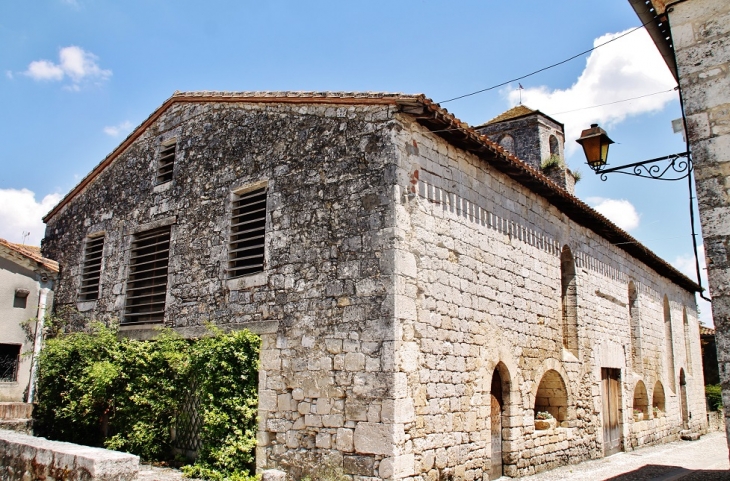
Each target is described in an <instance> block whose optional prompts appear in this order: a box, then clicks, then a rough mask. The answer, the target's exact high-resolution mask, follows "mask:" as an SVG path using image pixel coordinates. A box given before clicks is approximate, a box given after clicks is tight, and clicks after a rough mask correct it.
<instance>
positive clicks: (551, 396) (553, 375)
mask: <svg viewBox="0 0 730 481" xmlns="http://www.w3.org/2000/svg"><path fill="white" fill-rule="evenodd" d="M540 412H548V413H550V414H551V415H552V417H553V418H555V420H556V421H557V423H558V426H560V424H561V423H562V422H563V421H566V420H567V419H568V391H567V389H566V388H565V382H563V378H562V376H560V374H559V373H558V371H555V370H553V369H551V370H549V371H548V372H546V373H545V374H544V375H543V376H542V379H540V384H539V385H538V387H537V394H536V395H535V416H536V417H537V413H540Z"/></svg>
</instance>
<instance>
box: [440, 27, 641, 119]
mask: <svg viewBox="0 0 730 481" xmlns="http://www.w3.org/2000/svg"><path fill="white" fill-rule="evenodd" d="M653 21H654V19H653V18H652V19H651V20H647V21H646V22H644V23H642V24H641V25H639V26H638V27H636V28H634V29H632V30H629V31H628V32H626V33H623V34H621V35H619V36H618V37H614V38H612V39H611V40H607V41H605V42H603V43H602V44H599V45H596V46H595V47H593V48H590V49H588V50H586V51H584V52H581V53H578V54H575V55H573V56H572V57H569V58H566V59H565V60H561V61H560V62H557V63H554V64H552V65H548V66H547V67H543V68H541V69H539V70H535V71H534V72H530V73H528V74H527V75H523V76H521V77H517V78H513V79H511V80H507V81H506V82H502V83H500V84H497V85H492V86H491V87H487V88H485V89H481V90H477V91H475V92H471V93H468V94H464V95H459V96H458V97H454V98H451V99H448V100H441V101H440V102H438V103H439V104H445V103H446V102H452V101H454V100H460V99H463V98H466V97H471V96H472V95H476V94H480V93H482V92H488V91H489V90H494V89H496V88H499V87H503V86H505V85H507V84H509V83H512V82H517V81H518V80H522V79H525V78H527V77H532V76H533V75H535V74H538V73H540V72H544V71H545V70H550V69H551V68H554V67H557V66H559V65H563V64H564V63H568V62H570V61H571V60H575V59H576V58H578V57H582V56H583V55H585V54H587V53H591V52H592V51H594V50H596V49H597V48H600V47H603V46H604V45H608V44H609V43H611V42H614V41H616V40H618V39H620V38H623V37H625V36H626V35H629V34H632V33H634V32H635V31H637V30H639V29H640V28H644V26H646V25H647V24H648V23H649V22H653Z"/></svg>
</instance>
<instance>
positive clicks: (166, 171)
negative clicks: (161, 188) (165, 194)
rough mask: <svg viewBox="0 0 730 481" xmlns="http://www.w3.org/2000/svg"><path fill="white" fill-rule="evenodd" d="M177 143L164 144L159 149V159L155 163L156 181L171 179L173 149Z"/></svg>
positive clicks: (173, 158) (173, 157) (173, 161)
mask: <svg viewBox="0 0 730 481" xmlns="http://www.w3.org/2000/svg"><path fill="white" fill-rule="evenodd" d="M176 147H177V143H174V144H170V145H165V146H163V147H162V149H161V150H160V160H159V162H158V163H157V183H158V184H164V183H165V182H169V181H171V180H172V168H173V167H174V166H175V149H176Z"/></svg>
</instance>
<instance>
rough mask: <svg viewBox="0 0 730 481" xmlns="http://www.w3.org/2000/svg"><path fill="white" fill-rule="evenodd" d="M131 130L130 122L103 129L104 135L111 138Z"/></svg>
mask: <svg viewBox="0 0 730 481" xmlns="http://www.w3.org/2000/svg"><path fill="white" fill-rule="evenodd" d="M131 130H132V122H130V121H129V120H125V121H124V122H122V123H120V124H119V125H111V126H108V127H104V133H105V134H107V135H110V136H112V137H117V136H119V134H126V133H128V132H129V131H131Z"/></svg>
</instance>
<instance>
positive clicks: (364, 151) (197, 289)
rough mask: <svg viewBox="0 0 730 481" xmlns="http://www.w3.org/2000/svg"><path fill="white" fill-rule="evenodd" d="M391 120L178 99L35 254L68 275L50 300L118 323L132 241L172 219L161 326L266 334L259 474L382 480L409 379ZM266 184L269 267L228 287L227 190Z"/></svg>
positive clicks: (376, 109) (375, 112)
mask: <svg viewBox="0 0 730 481" xmlns="http://www.w3.org/2000/svg"><path fill="white" fill-rule="evenodd" d="M393 125H394V124H393V122H392V120H390V113H389V108H388V107H385V106H370V107H368V106H363V107H350V106H345V107H342V106H336V105H334V106H332V105H319V106H303V105H291V104H288V105H287V104H282V105H274V104H265V105H262V104H243V103H242V104H230V103H229V104H224V103H218V104H216V103H190V104H174V105H173V106H172V107H171V108H170V109H169V110H168V111H166V112H165V113H164V114H163V115H162V116H161V117H160V118H159V119H158V121H156V122H155V123H154V124H153V125H152V126H151V127H150V128H148V129H147V131H145V132H144V133H143V134H142V135H141V136H140V137H139V138H138V139H137V140H136V141H135V142H134V144H132V145H131V146H130V147H129V148H128V149H127V150H126V151H125V152H124V153H122V154H121V155H120V156H119V157H118V158H117V159H116V160H115V161H114V163H113V164H111V165H110V166H109V167H108V168H107V169H106V170H105V171H104V172H103V173H102V174H101V176H100V178H99V179H97V180H96V181H95V182H93V183H92V184H90V185H89V186H88V187H87V188H86V189H85V190H84V192H83V193H81V194H80V195H79V196H78V197H77V198H76V199H74V201H73V202H71V203H70V204H69V205H68V206H67V207H65V209H64V210H63V211H62V212H61V213H60V214H58V215H56V216H55V217H54V218H53V219H51V220H50V222H49V223H48V225H47V232H46V239H45V241H44V247H43V249H44V252H45V255H47V256H50V257H52V258H54V259H57V260H58V261H59V262H60V263H61V266H62V274H61V280H60V286H59V290H58V295H57V302H58V304H57V305H61V306H63V305H68V306H71V307H74V308H78V309H80V310H81V311H82V313H83V314H84V316H83V317H82V318H79V319H78V320H77V321H78V323H79V325H83V323H84V322H87V319H89V318H91V317H95V318H98V319H102V320H108V321H110V320H114V319H120V318H121V317H122V313H123V308H124V299H125V283H126V278H127V269H128V267H127V266H128V257H129V252H128V251H129V248H130V245H131V240H132V237H133V234H134V233H135V232H139V231H140V230H144V229H146V228H148V227H149V226H154V225H159V224H160V223H165V222H167V223H170V224H171V226H172V227H171V253H170V266H169V275H168V294H167V302H166V314H165V324H166V325H168V326H170V327H173V328H174V329H176V330H177V331H178V332H181V333H182V334H184V335H189V336H197V335H200V334H201V333H202V332H203V331H204V329H201V326H202V325H203V324H204V323H205V322H206V321H211V322H214V323H215V324H217V325H219V326H221V327H223V328H239V327H249V328H252V329H254V330H255V331H257V332H259V333H260V334H261V335H262V351H261V371H260V373H259V386H260V390H259V393H260V404H259V409H260V411H259V419H260V425H259V439H258V441H259V444H258V448H257V449H258V450H257V465H258V466H259V467H260V468H266V467H280V468H283V469H285V470H286V471H288V472H289V473H290V474H292V475H293V476H295V477H301V476H303V475H304V474H306V473H307V472H311V471H312V470H314V469H316V468H317V467H320V466H323V465H327V464H331V465H333V466H334V467H337V468H341V469H343V471H344V472H345V473H347V474H349V475H364V476H378V475H380V476H382V477H388V470H391V471H392V469H393V468H392V467H389V461H385V462H383V461H382V460H383V459H387V458H391V457H392V453H393V450H394V446H395V445H397V444H400V442H401V438H402V428H399V427H398V426H397V425H395V424H394V419H395V418H396V417H397V416H401V406H400V405H397V403H395V401H394V400H393V399H394V398H395V396H396V393H397V392H398V390H399V389H402V388H401V387H399V386H401V385H404V383H403V382H402V381H401V375H400V374H398V373H394V372H393V371H394V370H393V363H394V335H393V331H394V326H393V323H392V319H393V317H392V311H393V298H392V295H391V294H392V287H391V286H392V280H391V273H392V271H393V262H394V260H393V253H392V249H390V248H389V246H390V245H391V244H392V237H393V232H392V224H393V218H392V215H391V214H392V213H391V210H392V204H393V201H392V198H391V196H392V192H391V190H390V189H389V188H388V186H389V185H392V184H393V183H394V181H393V180H391V177H392V169H390V168H389V164H391V163H392V162H391V159H392V158H393V157H394V153H393V151H394V146H393V144H392V141H391V140H390V135H391V134H390V129H391V128H392V127H393ZM172 139H176V142H177V146H178V151H177V158H176V161H175V166H174V176H173V180H172V182H170V183H168V184H163V185H161V186H155V185H154V181H155V174H156V161H157V158H158V156H159V149H160V145H161V144H162V143H163V142H167V141H170V140H172ZM260 182H267V183H268V189H269V191H268V199H267V209H268V215H267V233H266V266H265V270H264V272H263V273H261V274H255V275H253V276H248V277H244V278H241V279H234V280H229V279H227V274H226V267H227V258H228V246H227V244H228V236H229V234H228V232H229V228H230V227H229V226H230V216H231V213H230V209H231V206H230V204H231V193H232V192H233V191H235V190H236V189H238V188H240V187H243V186H246V185H251V184H254V183H260ZM99 232H104V233H105V236H106V237H105V245H104V260H103V267H102V279H101V290H100V296H99V299H98V300H97V301H93V302H81V303H78V302H77V297H76V292H77V289H78V284H79V273H80V269H81V264H82V260H83V259H82V258H83V242H84V237H85V236H87V235H91V234H94V233H99ZM152 327H154V326H141V327H140V326H134V329H133V330H132V331H127V332H128V333H129V332H132V333H133V335H136V336H139V337H145V336H149V335H153V334H154V331H153V330H152V329H151V328H152ZM122 329H123V330H126V329H127V327H125V326H122ZM399 383H400V384H399ZM391 465H392V463H391Z"/></svg>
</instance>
